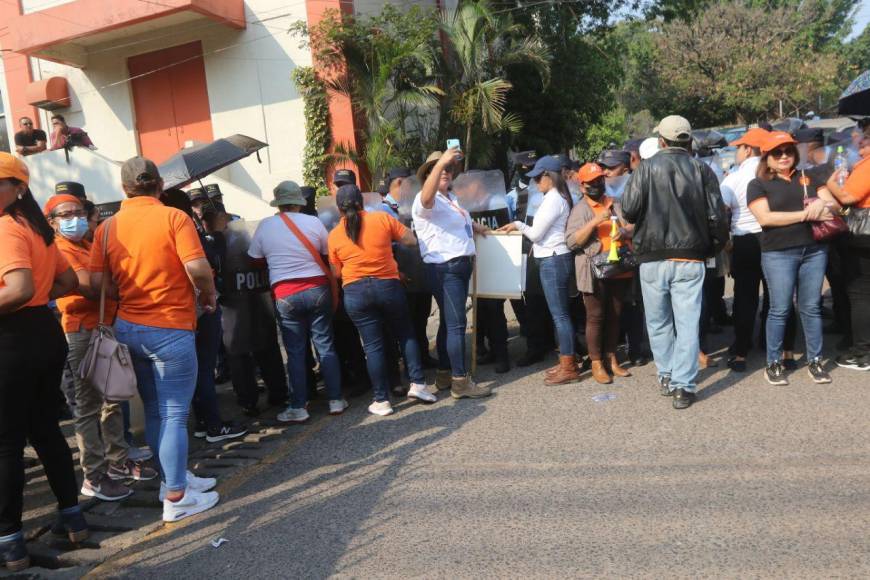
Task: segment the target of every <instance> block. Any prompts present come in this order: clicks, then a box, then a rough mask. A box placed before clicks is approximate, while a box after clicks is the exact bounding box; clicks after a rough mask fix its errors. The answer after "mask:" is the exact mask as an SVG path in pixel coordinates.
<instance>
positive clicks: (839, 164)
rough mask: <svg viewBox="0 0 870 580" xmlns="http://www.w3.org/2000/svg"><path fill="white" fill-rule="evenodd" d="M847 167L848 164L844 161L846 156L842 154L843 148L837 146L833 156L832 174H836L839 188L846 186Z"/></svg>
mask: <svg viewBox="0 0 870 580" xmlns="http://www.w3.org/2000/svg"><path fill="white" fill-rule="evenodd" d="M848 167H849V164H848V162H847V160H846V154H845V153H844V152H843V146H842V145H837V154H836V155H835V156H834V173H836V174H837V185H839V186H840V187H843V186H844V185H845V184H846V177H847V176H848V173H847V168H848Z"/></svg>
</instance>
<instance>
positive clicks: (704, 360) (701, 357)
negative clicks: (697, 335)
mask: <svg viewBox="0 0 870 580" xmlns="http://www.w3.org/2000/svg"><path fill="white" fill-rule="evenodd" d="M709 365H710V358H709V357H708V356H707V355H706V354H704V353H703V352H699V353H698V368H699V369H705V368H707V367H708V366H709Z"/></svg>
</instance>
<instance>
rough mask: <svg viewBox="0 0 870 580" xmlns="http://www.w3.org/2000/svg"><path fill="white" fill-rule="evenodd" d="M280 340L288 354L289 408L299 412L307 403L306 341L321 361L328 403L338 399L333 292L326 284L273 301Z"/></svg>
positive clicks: (338, 371) (338, 376)
mask: <svg viewBox="0 0 870 580" xmlns="http://www.w3.org/2000/svg"><path fill="white" fill-rule="evenodd" d="M275 308H276V309H277V310H278V319H279V321H280V322H281V337H282V338H283V339H284V349H285V350H286V351H287V377H288V378H289V379H290V385H291V393H290V396H291V402H290V406H291V407H293V408H294V409H302V408H304V407H305V404H306V403H307V402H308V389H309V385H308V367H307V364H306V362H305V361H306V356H305V355H306V351H307V349H308V348H309V347H308V341H309V339H310V340H311V341H312V342H313V343H314V348H315V349H316V350H317V355H318V357H319V358H320V372H321V374H322V375H323V382H324V383H326V392H327V394H328V395H329V400H330V401H333V400H336V399H341V370H340V369H339V363H338V355H337V354H336V353H335V341H334V340H333V336H332V291H331V290H330V288H329V286H328V285H323V286H318V287H316V288H310V289H308V290H304V291H302V292H299V293H297V294H292V295H290V296H287V297H286V298H281V299H279V300H277V301H276V302H275Z"/></svg>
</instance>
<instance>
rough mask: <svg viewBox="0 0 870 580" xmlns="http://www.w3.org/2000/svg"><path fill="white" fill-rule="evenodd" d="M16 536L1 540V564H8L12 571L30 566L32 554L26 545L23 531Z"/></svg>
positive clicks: (18, 570) (8, 568) (7, 567)
mask: <svg viewBox="0 0 870 580" xmlns="http://www.w3.org/2000/svg"><path fill="white" fill-rule="evenodd" d="M15 536H16V537H14V538H12V539H10V540H6V541H3V542H0V566H4V565H5V566H6V569H7V570H9V571H10V572H20V571H21V570H24V569H25V568H29V567H30V555H29V554H28V553H27V547H26V546H25V545H24V535H23V534H22V533H21V532H18V533H17V534H15Z"/></svg>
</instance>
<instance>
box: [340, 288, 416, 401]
mask: <svg viewBox="0 0 870 580" xmlns="http://www.w3.org/2000/svg"><path fill="white" fill-rule="evenodd" d="M344 309H345V311H346V312H347V315H348V316H350V319H351V320H353V323H354V325H355V326H356V328H357V330H358V331H359V335H360V338H362V343H363V348H364V349H365V352H366V367H367V368H368V371H369V378H371V380H372V388H373V390H374V395H375V401H378V402H381V401H389V400H390V399H389V396H388V394H387V393H388V387H389V376H388V372H387V365H386V357H385V348H386V345H385V337H384V325H386V326H387V327H388V328H389V330H390V332H389V333H388V336H390V337H393V338H395V339H396V340H398V341H399V344H400V345H401V346H402V352H403V353H404V355H405V367H406V368H407V369H408V375H409V376H410V378H411V382H412V383H417V384H421V385H422V384H424V382H425V380H426V378H425V376H424V375H423V365H422V363H421V360H420V346H419V345H418V344H417V339H416V338H414V329H413V328H412V327H411V315H410V313H409V311H408V302H407V299H406V298H405V290H404V288H402V285H401V283H399V281H398V280H382V279H379V278H363V279H362V280H357V281H355V282H352V283H350V284H348V285H347V286H345V287H344Z"/></svg>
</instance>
